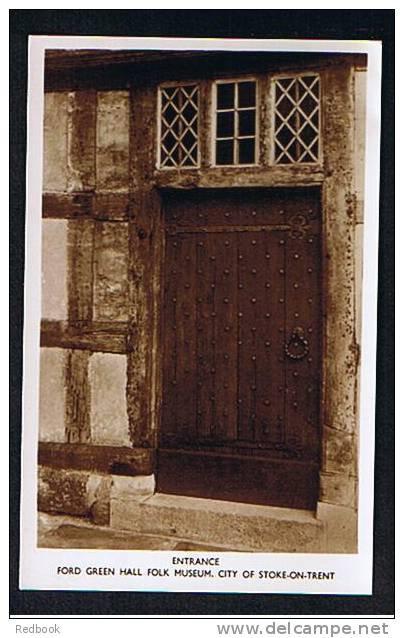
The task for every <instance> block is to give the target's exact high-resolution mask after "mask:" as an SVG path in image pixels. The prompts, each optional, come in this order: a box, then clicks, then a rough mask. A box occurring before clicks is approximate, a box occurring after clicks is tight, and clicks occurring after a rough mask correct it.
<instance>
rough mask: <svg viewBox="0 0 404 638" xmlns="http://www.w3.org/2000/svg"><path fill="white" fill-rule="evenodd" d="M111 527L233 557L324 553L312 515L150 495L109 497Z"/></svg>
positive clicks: (322, 537)
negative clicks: (230, 552)
mask: <svg viewBox="0 0 404 638" xmlns="http://www.w3.org/2000/svg"><path fill="white" fill-rule="evenodd" d="M111 496H112V498H111V526H112V527H113V528H115V529H121V530H130V531H132V532H135V533H142V534H161V535H163V536H170V537H178V538H186V539H189V540H190V541H194V542H196V543H205V544H209V545H221V546H227V547H233V548H234V549H235V550H237V551H255V552H287V553H289V552H290V553H295V552H299V553H318V552H325V551H326V548H325V533H324V531H325V530H324V524H323V523H322V522H321V521H319V520H318V519H316V517H315V514H314V512H311V511H308V510H294V509H289V508H282V507H270V506H264V505H250V504H246V503H233V502H228V501H218V500H212V499H204V498H194V497H190V496H176V495H171V494H160V493H156V494H153V495H151V496H143V497H140V496H135V495H133V494H130V493H128V492H125V491H119V492H118V491H117V492H115V494H114V493H113V494H112V495H111Z"/></svg>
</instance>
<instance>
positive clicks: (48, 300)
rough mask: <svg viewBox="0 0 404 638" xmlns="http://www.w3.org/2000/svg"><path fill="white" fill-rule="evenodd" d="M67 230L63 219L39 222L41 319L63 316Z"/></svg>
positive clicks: (58, 318)
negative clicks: (40, 237) (40, 230)
mask: <svg viewBox="0 0 404 638" xmlns="http://www.w3.org/2000/svg"><path fill="white" fill-rule="evenodd" d="M67 230H68V223H67V221H66V220H64V219H44V220H43V221H42V318H43V319H51V320H64V319H67V307H68V302H67V298H68V297H67V272H68V265H67V241H68V239H67Z"/></svg>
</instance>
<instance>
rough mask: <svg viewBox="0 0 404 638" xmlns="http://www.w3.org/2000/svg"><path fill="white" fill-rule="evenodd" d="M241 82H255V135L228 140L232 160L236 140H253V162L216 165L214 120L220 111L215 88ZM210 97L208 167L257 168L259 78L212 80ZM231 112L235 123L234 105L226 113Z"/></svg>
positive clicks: (249, 76)
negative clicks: (231, 143) (230, 145)
mask: <svg viewBox="0 0 404 638" xmlns="http://www.w3.org/2000/svg"><path fill="white" fill-rule="evenodd" d="M242 82H255V87H256V93H255V108H254V110H255V135H254V136H247V137H245V138H244V137H242V138H239V137H232V138H228V139H231V140H232V141H233V159H234V153H235V148H236V144H235V142H236V140H238V139H250V140H251V139H253V140H254V142H255V144H254V162H253V163H249V164H240V163H239V162H237V163H236V162H234V163H233V164H217V163H216V142H217V141H218V140H217V137H216V129H217V120H216V115H217V113H218V112H221V111H220V110H219V111H218V109H217V86H218V85H219V84H235V85H237V84H240V83H242ZM211 95H212V106H211V112H210V117H211V133H212V134H211V140H210V145H211V153H210V165H211V166H212V167H214V168H237V169H240V168H247V167H259V157H260V119H259V112H260V99H261V94H260V82H259V78H258V76H252V75H248V76H238V77H232V78H225V79H220V80H213V82H212V86H211ZM225 110H226V109H223V111H225ZM230 110H231V111H232V112H234V113H235V116H236V117H235V122H236V121H237V112H238V107H237V105H236V104H235V106H234V109H228V111H230ZM246 110H251V111H252V110H253V109H252V108H249V109H246ZM235 128H236V124H235Z"/></svg>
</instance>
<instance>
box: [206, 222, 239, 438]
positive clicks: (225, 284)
mask: <svg viewBox="0 0 404 638" xmlns="http://www.w3.org/2000/svg"><path fill="white" fill-rule="evenodd" d="M214 243H215V250H214V254H213V255H211V257H215V260H214V261H215V263H216V288H215V305H214V314H215V316H214V318H213V319H214V326H215V339H214V340H215V370H216V372H215V376H214V378H215V395H216V397H217V401H216V422H215V432H214V436H215V438H217V439H218V440H236V439H237V335H236V331H235V316H236V313H237V239H236V237H235V233H217V234H216V235H215V239H214Z"/></svg>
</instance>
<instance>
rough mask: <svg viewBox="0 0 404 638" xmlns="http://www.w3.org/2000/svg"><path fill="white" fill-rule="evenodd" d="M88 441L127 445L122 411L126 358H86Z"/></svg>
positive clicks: (125, 418) (100, 354)
mask: <svg viewBox="0 0 404 638" xmlns="http://www.w3.org/2000/svg"><path fill="white" fill-rule="evenodd" d="M89 379H90V387H91V416H90V418H91V442H92V443H93V444H95V445H123V446H130V445H131V442H130V439H129V423H128V415H127V412H126V356H125V355H122V354H109V353H103V352H97V353H94V354H93V355H92V356H91V357H90V363H89Z"/></svg>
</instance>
